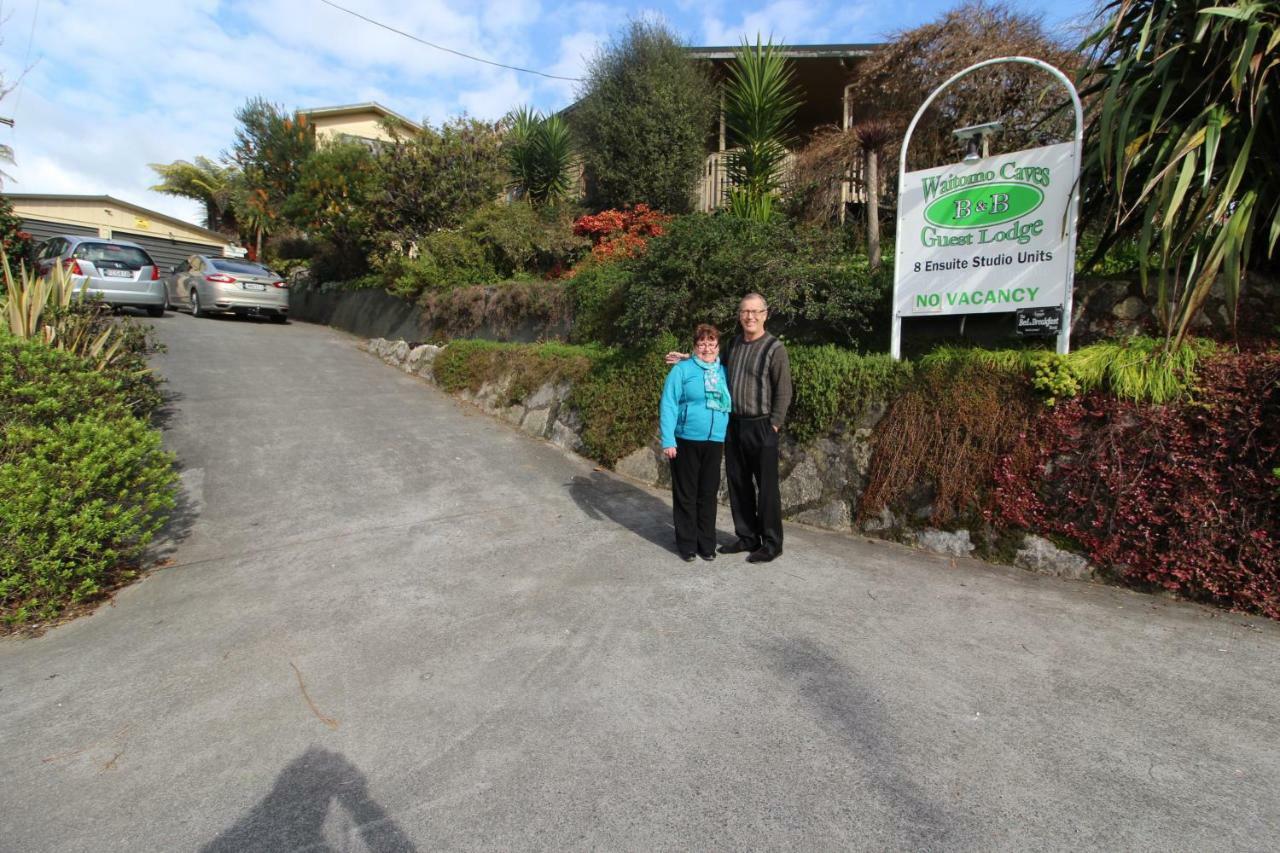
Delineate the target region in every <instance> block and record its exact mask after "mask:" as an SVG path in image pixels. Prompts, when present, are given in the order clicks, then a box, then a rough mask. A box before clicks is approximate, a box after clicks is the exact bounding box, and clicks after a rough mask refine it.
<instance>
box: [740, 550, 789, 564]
mask: <svg viewBox="0 0 1280 853" xmlns="http://www.w3.org/2000/svg"><path fill="white" fill-rule="evenodd" d="M780 556H782V555H781V554H770V553H769V552H768V551H766V550H765V549H763V548H761V549H759V550H758V551H752V552H751V553H750V554H748V555H747V562H748V563H768V562H771V561H772V560H775V559H777V558H778V557H780Z"/></svg>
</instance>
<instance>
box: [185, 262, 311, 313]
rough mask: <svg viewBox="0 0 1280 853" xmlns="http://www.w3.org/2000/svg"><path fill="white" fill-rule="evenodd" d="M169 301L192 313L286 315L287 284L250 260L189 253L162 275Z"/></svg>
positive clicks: (287, 301) (287, 310)
mask: <svg viewBox="0 0 1280 853" xmlns="http://www.w3.org/2000/svg"><path fill="white" fill-rule="evenodd" d="M165 286H166V287H167V289H168V294H169V304H170V305H174V306H178V305H185V306H186V307H187V309H188V310H189V311H190V312H191V315H192V316H193V317H200V316H203V315H206V314H241V315H245V316H249V317H270V318H271V319H272V320H273V321H275V322H277V323H283V322H285V321H286V320H288V319H289V290H288V288H289V285H288V283H287V282H285V281H284V280H283V279H282V278H281V277H280V276H278V275H276V274H275V273H273V272H272V271H271V270H269V269H267V268H266V267H264V266H262V264H258V263H254V262H253V261H246V260H241V259H238V258H218V257H213V256H211V255H192V256H191V257H189V258H187V259H186V260H185V261H183V262H182V263H181V264H179V265H178V267H177V269H175V270H174V271H173V273H172V274H170V275H169V276H167V277H166V278H165Z"/></svg>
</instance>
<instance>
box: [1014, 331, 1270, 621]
mask: <svg viewBox="0 0 1280 853" xmlns="http://www.w3.org/2000/svg"><path fill="white" fill-rule="evenodd" d="M1198 384H1199V388H1198V390H1197V392H1196V396H1195V399H1194V400H1193V401H1191V402H1187V403H1178V404H1169V405H1165V406H1151V405H1140V404H1135V403H1130V402H1125V401H1121V400H1117V399H1115V398H1113V397H1107V396H1103V395H1101V394H1096V393H1095V394H1090V395H1088V396H1086V397H1085V398H1083V399H1081V400H1071V401H1068V402H1065V403H1061V404H1059V405H1058V406H1056V407H1054V408H1053V409H1050V410H1047V411H1045V412H1044V413H1043V414H1042V415H1040V416H1039V417H1038V418H1037V420H1036V421H1035V422H1034V423H1033V424H1032V426H1031V428H1030V430H1029V431H1028V432H1027V433H1025V434H1024V436H1023V441H1022V442H1021V443H1020V445H1019V447H1018V448H1017V449H1016V450H1015V451H1014V452H1012V453H1011V454H1009V455H1007V456H1006V457H1005V458H1004V459H1003V460H1002V461H1001V463H1000V464H999V466H998V467H997V471H996V491H995V506H996V513H995V515H994V520H996V521H999V522H1003V523H1007V524H1013V525H1018V526H1022V527H1026V528H1030V529H1032V530H1038V531H1045V532H1051V533H1059V534H1062V535H1065V536H1069V537H1071V538H1073V539H1075V540H1076V541H1078V542H1079V543H1080V544H1081V545H1082V546H1083V547H1084V548H1085V550H1086V551H1087V552H1088V553H1089V555H1090V556H1091V557H1092V558H1093V559H1094V560H1095V561H1096V562H1098V563H1099V564H1102V565H1110V566H1113V567H1115V569H1116V571H1117V572H1118V573H1119V575H1120V577H1121V578H1123V579H1125V580H1127V581H1129V582H1131V583H1135V584H1138V585H1157V586H1161V587H1164V588H1165V589H1169V590H1173V591H1175V592H1177V593H1179V594H1181V595H1185V596H1187V597H1190V598H1196V599H1201V600H1208V601H1212V602H1214V603H1217V604H1222V605H1226V606H1230V607H1236V608H1240V609H1244V610H1253V611H1257V612H1260V613H1264V614H1266V615H1267V616H1270V617H1272V618H1280V500H1278V499H1277V486H1280V482H1277V478H1276V474H1275V473H1274V469H1275V468H1276V466H1277V464H1280V354H1277V353H1269V354H1259V353H1255V354H1244V355H1222V356H1217V357H1215V358H1213V359H1210V360H1208V361H1207V362H1205V363H1204V364H1203V365H1202V366H1201V368H1200V371H1199V383H1198Z"/></svg>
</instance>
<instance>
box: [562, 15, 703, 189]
mask: <svg viewBox="0 0 1280 853" xmlns="http://www.w3.org/2000/svg"><path fill="white" fill-rule="evenodd" d="M586 76H587V79H586V81H585V82H584V83H583V89H582V92H581V93H580V95H581V97H580V99H579V101H578V103H577V104H576V105H575V106H574V109H573V112H572V113H571V115H570V117H569V121H570V123H571V125H572V127H573V130H574V132H575V134H576V135H577V137H578V139H579V141H580V147H581V149H582V157H583V161H584V165H585V167H586V174H587V194H588V197H589V203H590V205H591V207H592V209H593V210H604V209H605V208H611V207H612V208H619V209H620V208H623V207H625V206H627V205H634V204H647V205H649V206H650V207H653V208H656V209H657V210H664V211H667V212H669V213H683V212H685V211H687V210H689V209H690V208H691V206H692V202H693V194H694V188H695V186H696V185H697V181H698V178H699V176H700V175H701V174H702V167H703V163H704V162H705V160H706V149H705V145H706V141H707V135H708V132H709V131H710V130H711V128H712V125H713V123H714V121H715V115H716V102H715V87H714V86H713V85H712V83H711V81H710V79H709V78H708V74H707V69H706V66H705V64H704V63H698V62H695V61H694V60H693V59H691V58H690V57H689V55H688V53H687V51H686V50H685V48H684V46H683V45H682V44H680V41H679V40H678V38H677V37H676V36H675V35H673V34H672V33H671V32H670V30H668V29H667V28H666V27H665V26H664V25H662V24H657V23H650V22H643V21H634V22H632V23H631V24H630V25H629V26H628V27H627V29H626V30H625V31H624V32H623V33H621V34H620V35H619V36H618V37H617V38H616V39H614V40H613V41H611V42H610V43H609V45H607V46H606V47H605V48H604V49H603V50H601V51H600V52H599V53H598V54H597V55H596V56H595V57H594V58H593V59H592V60H591V61H590V63H589V65H588V68H587V75H586Z"/></svg>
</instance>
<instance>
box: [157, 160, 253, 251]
mask: <svg viewBox="0 0 1280 853" xmlns="http://www.w3.org/2000/svg"><path fill="white" fill-rule="evenodd" d="M150 165H151V170H152V171H153V172H155V173H156V174H157V175H158V176H159V177H160V183H158V184H156V185H155V186H153V187H151V189H152V190H154V191H155V192H161V193H165V194H166V195H173V196H178V197H180V198H189V199H193V200H195V201H198V202H200V203H201V204H203V205H204V224H205V227H206V228H211V229H214V230H219V231H226V232H228V233H230V234H235V233H236V220H235V211H234V208H233V205H232V202H233V200H234V196H235V190H236V185H237V183H238V179H239V174H240V173H239V170H238V169H237V168H236V167H234V166H225V165H222V164H221V163H216V162H214V161H213V160H210V159H209V158H208V157H196V158H195V161H194V162H188V161H187V160H175V161H173V162H172V163H152V164H150Z"/></svg>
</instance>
